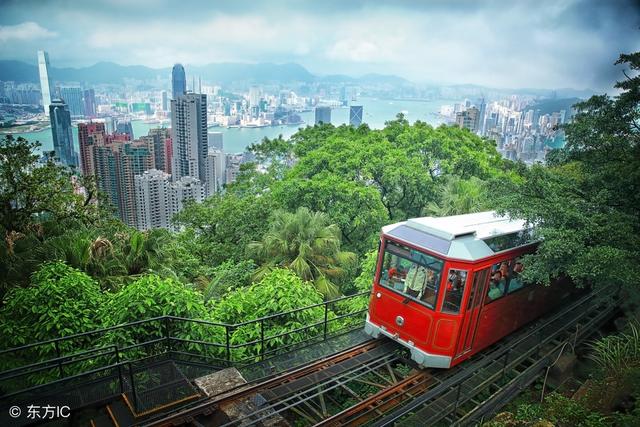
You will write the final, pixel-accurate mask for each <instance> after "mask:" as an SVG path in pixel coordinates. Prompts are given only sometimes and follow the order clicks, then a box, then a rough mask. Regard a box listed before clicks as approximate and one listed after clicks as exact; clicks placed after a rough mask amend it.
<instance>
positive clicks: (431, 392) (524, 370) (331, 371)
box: [144, 295, 617, 427]
mask: <svg viewBox="0 0 640 427" xmlns="http://www.w3.org/2000/svg"><path fill="white" fill-rule="evenodd" d="M616 304H617V301H615V300H613V299H611V300H606V299H604V300H602V299H600V300H599V299H596V298H595V296H594V295H587V296H584V297H582V298H580V299H579V300H577V301H575V302H574V303H572V304H570V305H568V306H567V307H565V308H563V309H562V310H560V311H558V312H556V313H554V314H552V315H550V316H547V317H546V318H544V319H541V320H540V321H538V322H536V323H535V324H532V325H530V326H528V327H525V328H523V329H522V330H520V331H518V332H517V333H515V334H513V335H512V336H510V337H508V338H506V339H505V340H503V341H501V342H500V343H498V344H496V345H495V346H493V347H491V348H490V349H487V350H485V351H484V352H482V353H480V354H478V355H476V356H474V357H473V358H471V359H470V360H469V361H467V362H465V363H463V364H461V365H459V366H457V367H455V368H453V369H448V370H438V369H433V370H421V369H416V366H415V365H414V364H413V362H411V361H410V360H409V358H408V355H407V354H406V350H404V348H400V347H398V346H396V345H395V344H394V343H393V342H391V341H388V340H387V341H383V340H375V341H367V342H365V343H363V344H360V345H358V346H356V347H353V348H351V349H348V350H346V351H343V352H341V353H337V354H335V355H332V356H329V357H327V358H324V359H321V360H319V361H317V362H314V363H312V364H309V365H306V366H304V367H302V368H299V369H296V370H292V371H290V372H287V373H284V374H281V375H278V376H275V377H273V378H270V379H268V380H266V381H263V382H260V383H257V384H251V385H247V386H243V387H239V388H237V389H234V390H232V391H230V392H228V393H226V394H221V395H218V396H213V397H212V398H210V399H208V400H207V401H205V402H200V403H198V404H197V405H195V406H193V407H191V408H188V409H185V410H183V411H180V412H177V413H175V414H173V415H170V416H165V417H164V418H163V419H160V420H157V421H154V422H147V423H145V424H144V425H147V426H177V425H192V426H196V427H201V426H221V425H222V426H249V425H258V426H271V425H282V426H287V425H294V424H295V425H301V424H303V425H313V426H342V425H349V426H360V425H371V424H373V425H375V426H386V425H432V424H433V423H437V422H438V420H440V422H444V423H447V424H456V425H459V424H462V425H466V424H469V423H472V422H473V421H474V420H476V421H477V420H478V418H480V417H483V416H485V415H486V414H489V413H490V409H491V410H493V409H495V408H496V407H498V406H497V405H496V403H495V402H496V401H497V400H498V398H501V399H502V401H504V399H505V397H504V396H506V395H509V396H512V395H513V393H514V390H515V389H514V387H515V386H514V384H515V385H518V386H526V384H528V383H530V382H531V381H532V380H533V379H535V377H536V376H537V375H539V374H540V372H541V371H544V369H546V367H548V366H549V364H550V363H551V362H552V361H553V360H555V358H556V357H555V355H556V354H558V351H560V352H561V351H562V349H563V348H564V347H563V346H564V343H566V342H572V343H573V345H575V343H576V342H577V341H578V340H580V339H584V338H585V337H586V336H588V333H587V331H588V330H595V328H597V327H598V325H601V324H602V323H603V322H604V321H605V320H606V319H607V318H609V317H610V316H612V315H613V312H614V310H615V305H616ZM501 390H506V391H501ZM487 392H490V395H491V396H494V395H495V397H492V398H491V399H485V398H484V397H483V396H484V394H486V393H487ZM483 393H484V394H483ZM488 405H491V407H489V406H488ZM243 408H244V409H243ZM221 413H231V414H232V416H227V417H221V416H220V414H221Z"/></svg>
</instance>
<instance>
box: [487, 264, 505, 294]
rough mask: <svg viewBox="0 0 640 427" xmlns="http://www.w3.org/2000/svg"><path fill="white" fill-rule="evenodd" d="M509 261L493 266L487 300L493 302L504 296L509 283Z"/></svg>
mask: <svg viewBox="0 0 640 427" xmlns="http://www.w3.org/2000/svg"><path fill="white" fill-rule="evenodd" d="M509 278H510V274H509V262H508V261H502V262H499V263H497V264H494V265H493V267H491V279H490V280H489V290H488V291H487V301H488V302H491V301H494V300H497V299H498V298H501V297H502V296H504V294H505V291H506V290H507V285H508V283H509Z"/></svg>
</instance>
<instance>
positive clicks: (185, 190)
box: [171, 176, 205, 214]
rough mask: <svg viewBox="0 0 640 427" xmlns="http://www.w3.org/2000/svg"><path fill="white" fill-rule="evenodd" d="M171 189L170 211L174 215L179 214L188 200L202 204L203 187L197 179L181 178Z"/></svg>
mask: <svg viewBox="0 0 640 427" xmlns="http://www.w3.org/2000/svg"><path fill="white" fill-rule="evenodd" d="M171 187H172V188H171V210H172V212H173V213H174V214H175V213H178V212H180V211H181V210H182V208H183V207H184V205H185V203H186V202H187V201H189V200H193V201H195V202H196V203H202V201H203V200H204V196H205V189H204V185H203V184H202V182H200V180H199V179H198V178H194V177H191V176H183V177H182V178H180V179H179V180H177V181H175V182H174V183H173V184H172V185H171Z"/></svg>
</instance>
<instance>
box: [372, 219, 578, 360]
mask: <svg viewBox="0 0 640 427" xmlns="http://www.w3.org/2000/svg"><path fill="white" fill-rule="evenodd" d="M530 231H531V230H530V229H527V228H526V227H525V223H524V221H514V220H510V219H509V218H506V217H501V216H498V215H496V214H495V213H494V212H481V213H474V214H467V215H456V216H449V217H442V218H432V217H426V218H414V219H409V220H407V221H404V222H399V223H396V224H392V225H388V226H385V227H383V228H382V236H381V242H380V243H381V246H380V251H379V254H378V264H377V268H376V272H375V278H374V283H373V290H372V293H371V301H370V303H369V313H368V314H367V319H366V323H365V332H366V333H367V334H369V335H371V336H372V337H375V338H377V337H379V336H380V335H385V336H387V337H389V338H391V339H393V340H395V341H397V342H398V343H400V344H402V345H404V346H405V347H407V348H409V349H410V350H411V358H412V359H413V360H414V361H416V362H417V363H418V364H420V365H422V366H424V367H435V368H450V367H452V366H454V365H456V364H458V363H460V362H462V361H463V360H465V359H467V358H469V357H470V356H472V355H473V354H475V353H477V352H478V351H480V350H482V349H484V348H486V347H487V346H489V345H491V344H493V343H495V342H496V341H498V340H500V339H501V338H503V337H504V336H506V335H508V334H509V333H511V332H513V331H514V330H516V329H518V328H519V327H520V326H522V325H524V324H525V323H527V322H530V321H531V320H534V319H535V318H536V317H539V316H540V315H542V314H543V313H544V312H546V311H548V310H550V309H551V308H553V307H554V306H555V305H556V304H557V303H558V302H559V301H561V300H562V299H564V298H565V297H566V296H568V295H569V294H570V293H571V289H572V288H571V287H569V286H562V285H561V284H555V285H552V286H550V287H543V286H531V285H528V284H527V283H525V282H523V281H522V278H521V276H520V274H521V272H522V271H523V268H524V267H523V265H522V262H521V259H520V258H521V257H522V255H524V254H527V253H532V252H534V251H535V248H536V246H537V243H536V242H535V241H533V240H532V237H531V232H530Z"/></svg>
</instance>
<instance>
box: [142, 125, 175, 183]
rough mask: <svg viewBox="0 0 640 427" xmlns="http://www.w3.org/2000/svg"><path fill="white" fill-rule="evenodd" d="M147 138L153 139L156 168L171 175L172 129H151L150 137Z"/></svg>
mask: <svg viewBox="0 0 640 427" xmlns="http://www.w3.org/2000/svg"><path fill="white" fill-rule="evenodd" d="M143 138H145V137H143ZM146 138H152V139H153V152H154V155H155V168H156V169H158V170H161V171H165V172H166V173H171V156H172V152H171V129H168V128H155V129H149V136H148V137H146Z"/></svg>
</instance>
